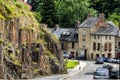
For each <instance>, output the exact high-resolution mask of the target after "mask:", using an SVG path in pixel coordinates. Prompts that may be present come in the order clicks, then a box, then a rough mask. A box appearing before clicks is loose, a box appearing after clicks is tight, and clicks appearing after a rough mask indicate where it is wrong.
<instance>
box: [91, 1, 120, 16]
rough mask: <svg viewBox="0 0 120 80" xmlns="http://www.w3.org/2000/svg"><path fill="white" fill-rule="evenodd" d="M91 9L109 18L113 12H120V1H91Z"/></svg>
mask: <svg viewBox="0 0 120 80" xmlns="http://www.w3.org/2000/svg"><path fill="white" fill-rule="evenodd" d="M91 7H92V8H94V9H96V10H97V11H98V12H99V13H104V14H105V16H106V18H108V17H109V16H110V15H111V14H113V12H115V11H117V10H120V0H91Z"/></svg>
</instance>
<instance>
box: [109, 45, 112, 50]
mask: <svg viewBox="0 0 120 80" xmlns="http://www.w3.org/2000/svg"><path fill="white" fill-rule="evenodd" d="M111 50H112V46H111V43H109V51H111Z"/></svg>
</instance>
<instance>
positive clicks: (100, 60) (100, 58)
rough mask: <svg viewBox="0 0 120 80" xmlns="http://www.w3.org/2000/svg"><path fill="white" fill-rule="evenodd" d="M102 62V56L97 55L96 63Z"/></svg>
mask: <svg viewBox="0 0 120 80" xmlns="http://www.w3.org/2000/svg"><path fill="white" fill-rule="evenodd" d="M103 63H104V60H103V58H102V57H99V58H97V59H96V64H103Z"/></svg>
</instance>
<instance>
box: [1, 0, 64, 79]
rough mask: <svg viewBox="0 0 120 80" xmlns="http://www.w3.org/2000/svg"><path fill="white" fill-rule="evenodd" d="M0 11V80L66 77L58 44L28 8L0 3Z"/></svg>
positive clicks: (18, 3)
mask: <svg viewBox="0 0 120 80" xmlns="http://www.w3.org/2000/svg"><path fill="white" fill-rule="evenodd" d="M0 10H1V12H0V79H22V78H33V77H35V76H38V75H50V74H59V73H61V74H63V73H66V69H65V68H64V61H63V57H62V53H61V50H60V46H59V41H58V40H57V38H55V36H53V35H52V34H51V33H50V32H49V30H47V27H46V26H45V25H39V24H38V23H37V21H36V20H35V18H34V16H33V14H32V13H31V12H30V11H29V7H28V6H26V5H25V4H24V3H23V2H22V1H18V0H0Z"/></svg>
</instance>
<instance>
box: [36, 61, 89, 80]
mask: <svg viewBox="0 0 120 80" xmlns="http://www.w3.org/2000/svg"><path fill="white" fill-rule="evenodd" d="M86 65H87V64H86V63H85V62H83V61H79V65H78V66H76V67H75V68H74V69H68V70H67V71H68V74H63V75H61V74H58V75H52V76H45V77H41V78H35V79H34V80H64V79H66V78H69V77H71V76H74V75H75V74H77V73H79V72H80V71H82V70H83V69H84V68H85V66H86Z"/></svg>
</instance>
